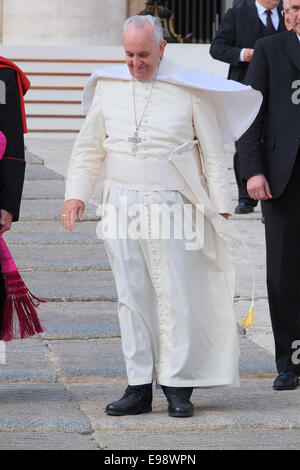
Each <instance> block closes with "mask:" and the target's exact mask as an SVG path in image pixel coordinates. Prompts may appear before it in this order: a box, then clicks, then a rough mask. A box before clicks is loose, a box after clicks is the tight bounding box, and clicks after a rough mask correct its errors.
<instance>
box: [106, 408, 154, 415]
mask: <svg viewBox="0 0 300 470" xmlns="http://www.w3.org/2000/svg"><path fill="white" fill-rule="evenodd" d="M151 411H152V407H150V408H146V409H145V410H142V411H137V412H135V413H129V412H128V411H117V410H116V411H110V410H105V413H106V414H107V415H110V416H132V415H140V414H142V413H150V412H151Z"/></svg>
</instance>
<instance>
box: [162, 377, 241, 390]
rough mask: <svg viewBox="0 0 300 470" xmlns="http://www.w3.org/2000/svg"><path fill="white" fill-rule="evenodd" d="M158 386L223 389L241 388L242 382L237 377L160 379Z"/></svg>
mask: <svg viewBox="0 0 300 470" xmlns="http://www.w3.org/2000/svg"><path fill="white" fill-rule="evenodd" d="M157 384H159V385H161V386H163V385H164V386H165V387H197V388H198V387H199V388H201V387H205V388H206V387H221V386H224V385H231V386H236V387H237V386H239V385H240V381H239V378H237V377H236V376H235V377H234V378H233V377H230V378H228V377H225V378H224V377H223V378H217V379H200V380H183V379H164V378H162V377H160V378H159V379H158V380H157Z"/></svg>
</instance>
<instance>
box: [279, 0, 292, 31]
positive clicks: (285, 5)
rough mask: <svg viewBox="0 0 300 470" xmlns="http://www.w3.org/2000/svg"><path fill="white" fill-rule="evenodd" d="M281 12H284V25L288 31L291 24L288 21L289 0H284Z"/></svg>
mask: <svg viewBox="0 0 300 470" xmlns="http://www.w3.org/2000/svg"><path fill="white" fill-rule="evenodd" d="M281 13H282V14H284V23H285V27H286V29H287V30H288V31H289V30H290V29H292V25H291V21H290V0H284V2H283V10H282V12H281Z"/></svg>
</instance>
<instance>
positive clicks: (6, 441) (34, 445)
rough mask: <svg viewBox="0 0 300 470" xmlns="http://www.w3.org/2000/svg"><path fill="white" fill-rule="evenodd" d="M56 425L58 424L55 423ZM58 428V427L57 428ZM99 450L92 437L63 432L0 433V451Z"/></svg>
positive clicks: (90, 435)
mask: <svg viewBox="0 0 300 470" xmlns="http://www.w3.org/2000/svg"><path fill="white" fill-rule="evenodd" d="M57 424H58V423H57ZM57 427H58V426H57ZM25 449H26V450H99V444H97V442H96V440H95V438H94V436H93V435H92V434H90V433H89V431H88V432H87V434H75V433H74V432H73V433H72V432H63V431H60V430H58V431H52V432H49V431H46V432H41V431H40V430H39V431H38V432H37V431H25V432H21V431H18V433H17V435H16V433H15V432H14V431H13V430H12V431H10V432H9V431H2V432H1V442H0V450H25Z"/></svg>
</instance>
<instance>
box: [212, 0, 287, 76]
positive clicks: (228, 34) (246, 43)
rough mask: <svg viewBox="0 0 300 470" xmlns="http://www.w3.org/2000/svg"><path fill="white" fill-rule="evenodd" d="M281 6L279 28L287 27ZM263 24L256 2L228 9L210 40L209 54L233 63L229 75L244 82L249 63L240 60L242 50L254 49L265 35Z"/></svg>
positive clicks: (281, 29) (280, 29) (279, 30)
mask: <svg viewBox="0 0 300 470" xmlns="http://www.w3.org/2000/svg"><path fill="white" fill-rule="evenodd" d="M281 10H282V8H281V7H280V6H279V7H278V12H279V19H280V23H279V28H278V32H282V31H286V27H285V24H284V19H283V17H282V16H281V14H280V11H281ZM262 27H263V24H262V22H261V20H260V19H259V16H258V14H257V8H256V5H255V4H251V3H247V4H245V5H243V6H241V7H239V8H230V9H229V10H228V11H227V13H226V15H225V16H224V19H223V21H222V22H221V25H220V27H219V29H218V31H217V33H216V36H215V38H214V39H213V41H212V43H211V46H210V54H211V56H212V57H213V58H214V59H217V60H221V61H222V62H226V63H227V64H230V68H229V73H228V78H229V79H231V80H236V81H237V82H241V83H244V81H245V77H246V73H247V70H248V66H249V63H248V62H240V53H241V50H242V49H243V48H246V49H254V47H255V44H256V41H257V40H258V39H260V38H261V37H262ZM270 34H272V33H271V32H270Z"/></svg>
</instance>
